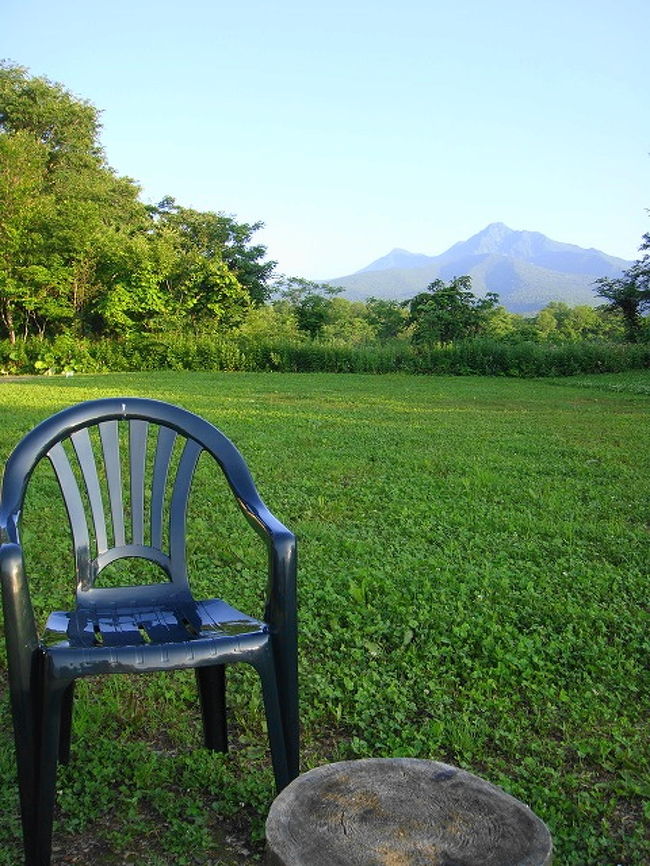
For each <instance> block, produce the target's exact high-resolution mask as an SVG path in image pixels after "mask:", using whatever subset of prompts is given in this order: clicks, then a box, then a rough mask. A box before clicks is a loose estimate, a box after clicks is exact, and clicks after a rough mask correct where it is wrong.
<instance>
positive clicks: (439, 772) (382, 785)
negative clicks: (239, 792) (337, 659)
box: [266, 758, 552, 866]
mask: <svg viewBox="0 0 650 866" xmlns="http://www.w3.org/2000/svg"><path fill="white" fill-rule="evenodd" d="M266 841H267V845H266V863H267V866H547V864H549V863H551V860H552V842H551V836H550V833H549V831H548V829H547V828H546V825H545V824H544V823H543V822H542V821H540V819H539V818H538V817H537V816H536V815H534V814H533V812H531V810H530V809H529V808H528V807H527V806H525V805H524V804H523V803H520V802H519V800H516V799H515V798H514V797H511V796H510V795H509V794H506V793H505V791H502V790H501V789H500V788H497V787H496V786H495V785H491V784H490V783H489V782H486V781H484V780H483V779H479V778H478V777H477V776H473V775H472V774H471V773H467V772H465V771H464V770H459V769H457V768H456V767H450V766H449V765H447V764H439V763H438V762H436V761H422V760H416V759H411V758H368V759H365V760H361V761H342V762H340V763H337V764H328V765H326V766H323V767H318V768H317V769H315V770H311V771H310V772H308V773H305V774H304V775H302V776H299V777H298V778H297V779H294V781H293V782H292V783H291V784H290V785H289V786H288V787H287V788H285V789H284V790H283V791H282V792H281V793H280V794H279V795H278V797H277V798H276V800H275V801H274V803H273V805H272V806H271V810H270V812H269V816H268V819H267V822H266Z"/></svg>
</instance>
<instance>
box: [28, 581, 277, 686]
mask: <svg viewBox="0 0 650 866" xmlns="http://www.w3.org/2000/svg"><path fill="white" fill-rule="evenodd" d="M268 631H269V629H268V626H267V624H266V623H264V622H262V621H261V620H258V619H255V618H253V617H250V616H247V615H246V614H245V613H242V612H241V611H239V610H237V609H236V608H234V607H232V606H231V605H229V604H227V603H226V602H225V601H223V600H222V599H218V598H213V599H208V600H205V601H194V600H193V599H192V598H191V597H190V596H187V595H186V594H182V595H179V596H176V597H173V599H168V600H166V601H165V602H162V603H160V602H159V603H156V602H152V601H149V603H147V602H146V601H136V602H133V603H130V604H124V603H122V604H119V603H112V604H106V605H102V604H101V603H100V604H92V605H89V606H88V607H78V608H76V609H75V610H73V611H54V612H52V613H51V614H50V616H49V617H48V620H47V624H46V627H45V633H44V637H43V645H44V648H45V649H46V652H47V655H48V657H49V660H50V673H51V675H53V676H55V677H57V676H61V677H67V676H69V675H70V673H71V668H74V676H84V675H91V674H93V673H100V672H102V669H104V667H105V665H109V666H110V669H111V670H113V671H138V670H140V671H147V670H165V669H172V668H179V667H197V666H202V665H209V664H219V663H221V662H222V658H223V657H224V656H228V657H231V656H232V655H233V654H237V652H242V651H244V650H246V651H251V650H253V651H254V650H255V649H256V648H261V647H262V646H263V645H265V644H266V643H267V641H268ZM223 660H225V659H223Z"/></svg>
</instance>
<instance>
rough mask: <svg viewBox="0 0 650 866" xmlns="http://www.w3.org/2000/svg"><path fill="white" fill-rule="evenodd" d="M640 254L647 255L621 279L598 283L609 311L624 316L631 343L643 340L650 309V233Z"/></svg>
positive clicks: (637, 261)
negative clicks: (644, 320) (644, 327)
mask: <svg viewBox="0 0 650 866" xmlns="http://www.w3.org/2000/svg"><path fill="white" fill-rule="evenodd" d="M639 251H640V252H642V253H643V255H642V256H641V257H640V258H638V259H637V260H636V261H635V262H634V264H633V265H631V267H629V268H628V269H627V270H625V271H623V275H622V276H621V277H618V278H615V279H610V278H607V277H601V279H599V280H596V285H597V287H598V288H597V289H596V294H597V295H599V296H600V297H601V298H605V300H607V301H609V304H607V305H606V307H607V308H609V309H610V310H616V311H619V312H620V313H621V315H622V317H623V322H624V325H625V336H626V339H627V340H628V341H629V342H630V343H636V342H638V341H639V339H640V338H641V335H642V333H643V330H644V329H643V314H644V313H645V311H646V310H648V309H650V232H646V233H645V234H644V235H643V238H642V241H641V246H640V247H639Z"/></svg>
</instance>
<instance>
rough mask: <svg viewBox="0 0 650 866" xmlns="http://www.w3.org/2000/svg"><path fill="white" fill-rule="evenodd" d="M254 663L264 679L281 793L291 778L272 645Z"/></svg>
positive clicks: (269, 724)
mask: <svg viewBox="0 0 650 866" xmlns="http://www.w3.org/2000/svg"><path fill="white" fill-rule="evenodd" d="M252 664H253V667H254V668H255V670H256V671H257V673H258V674H259V676H260V680H261V681H262V695H263V697H264V709H265V712H266V727H267V728H268V734H269V745H270V747H271V760H272V762H273V774H274V776H275V787H276V789H277V792H278V793H280V791H281V790H282V789H283V788H286V786H287V785H288V784H289V782H290V781H291V779H290V777H289V771H288V767H287V749H286V743H285V736H284V730H283V725H282V713H281V711H280V699H279V696H278V684H277V680H276V676H275V664H274V662H273V654H272V651H271V649H270V647H269V648H268V649H267V651H265V652H264V653H263V654H262V655H260V656H258V658H256V659H255V661H254V662H252Z"/></svg>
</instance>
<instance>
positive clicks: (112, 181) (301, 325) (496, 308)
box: [0, 63, 650, 372]
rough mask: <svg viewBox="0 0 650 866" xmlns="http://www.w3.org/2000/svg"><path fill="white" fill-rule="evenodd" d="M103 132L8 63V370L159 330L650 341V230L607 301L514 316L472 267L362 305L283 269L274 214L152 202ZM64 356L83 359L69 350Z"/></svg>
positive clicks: (4, 268) (296, 336) (63, 95)
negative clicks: (122, 168)
mask: <svg viewBox="0 0 650 866" xmlns="http://www.w3.org/2000/svg"><path fill="white" fill-rule="evenodd" d="M99 132H100V122H99V112H98V110H97V109H96V108H95V107H94V106H93V105H92V104H91V103H89V102H87V101H86V100H83V99H80V98H77V97H76V96H74V95H72V94H71V93H70V92H68V91H67V90H66V89H65V87H63V86H62V85H60V84H57V83H53V82H51V81H49V80H48V79H46V78H39V77H32V76H31V75H30V74H29V72H28V70H26V69H24V68H23V67H20V66H17V65H13V64H9V63H4V64H2V65H0V341H2V344H3V348H2V349H1V350H0V367H2V369H3V370H4V372H11V371H14V370H16V369H22V367H23V366H24V363H27V366H29V364H31V365H32V367H33V368H35V369H43V370H44V369H50V368H56V367H57V365H58V366H59V367H61V368H63V367H65V365H66V364H68V365H70V366H72V367H74V366H75V362H74V358H73V357H72V356H73V355H74V351H73V346H74V345H77V346H82V345H86V344H92V343H94V342H98V341H110V342H112V343H114V344H119V343H120V342H121V341H127V342H128V341H129V340H131V341H133V339H134V338H136V337H139V338H143V337H146V336H147V335H149V336H150V337H151V338H152V339H153V338H155V337H163V336H167V337H169V336H170V335H173V334H178V335H183V338H184V339H187V338H188V335H194V336H195V337H196V338H197V339H201V340H203V341H205V340H206V339H209V338H210V337H212V338H215V339H221V340H223V339H228V340H230V341H231V342H232V341H233V340H234V341H239V342H237V345H238V346H240V347H241V346H242V345H244V346H248V347H250V346H251V345H252V344H254V343H255V341H258V342H260V341H261V342H266V343H270V342H274V343H275V344H279V342H282V343H283V344H286V345H289V344H290V345H294V346H299V345H302V346H304V345H307V344H318V345H321V346H330V347H338V348H341V347H347V348H359V347H372V346H386V345H399V346H401V347H406V346H408V347H409V351H411V352H414V353H417V352H422V351H431V350H432V349H433V348H435V347H438V348H444V347H449V346H451V345H454V344H456V343H458V341H466V340H476V339H487V340H494V341H499V342H502V343H510V344H514V343H521V342H531V343H535V344H549V345H550V344H552V345H559V344H565V343H570V342H576V341H601V342H602V341H607V342H610V343H624V342H628V343H642V344H643V343H647V342H648V341H649V340H650V329H649V327H648V321H647V318H646V317H645V316H644V312H645V311H646V310H647V308H648V306H649V304H650V254H649V252H648V250H649V249H650V235H648V234H647V235H645V236H644V238H643V242H642V246H641V251H642V253H643V255H642V257H641V258H640V259H639V260H638V261H637V262H636V263H635V264H634V266H633V267H632V268H630V269H629V271H627V272H625V273H624V275H623V277H621V278H619V279H616V280H613V279H605V278H603V279H602V280H599V281H597V283H598V287H597V293H598V294H600V295H601V297H602V299H603V305H602V306H601V307H598V308H593V307H589V306H576V307H570V306H568V305H567V304H564V303H559V302H556V303H551V304H549V305H548V306H547V307H545V308H544V309H543V310H541V311H539V312H538V313H537V314H536V315H533V316H529V317H524V316H521V315H516V314H513V313H510V312H508V311H507V310H506V309H505V308H504V307H503V306H501V305H500V304H499V298H498V295H494V294H491V295H488V296H487V297H485V298H476V297H475V296H474V294H473V293H472V290H471V280H470V278H469V277H466V276H462V275H460V276H459V277H457V278H455V279H453V280H451V281H449V282H448V283H444V282H443V281H440V280H436V281H435V282H434V283H432V284H430V285H429V286H427V287H425V286H423V287H422V291H421V292H420V293H418V294H417V295H416V296H415V297H414V298H412V299H410V300H409V301H406V302H403V303H400V302H397V301H390V300H380V299H373V298H369V299H368V300H366V301H365V302H358V301H357V302H353V301H348V300H346V299H345V298H342V297H340V290H338V289H335V288H334V287H332V286H328V285H326V284H316V283H313V282H310V281H308V280H305V279H302V278H300V277H287V276H284V275H280V274H278V273H277V271H276V262H274V261H271V260H269V259H267V258H266V254H267V250H266V248H265V247H264V246H263V245H261V244H258V243H256V242H255V234H256V232H257V231H258V230H259V229H260V228H261V227H262V225H263V224H262V222H256V223H252V224H248V223H240V222H237V220H236V218H235V217H234V216H232V215H226V214H224V213H221V212H213V211H198V210H194V209H192V208H188V207H184V206H183V205H182V204H180V203H178V202H177V201H176V200H175V199H174V198H173V197H171V196H168V197H165V198H164V199H163V200H162V201H161V202H159V203H158V204H157V205H153V206H152V205H146V204H144V203H142V202H141V201H140V188H139V186H138V184H137V183H136V182H135V181H134V180H132V179H131V178H128V177H119V176H118V175H117V174H116V173H115V171H114V170H113V169H112V168H111V167H110V165H109V164H108V162H107V159H106V155H105V153H104V151H103V149H102V148H101V146H100V144H99ZM34 342H37V343H38V342H40V343H42V344H48V345H49V346H50V349H49V350H48V351H49V353H50V356H51V357H52V359H53V360H52V363H51V364H50V362H49V361H48V357H49V356H48V355H47V352H46V351H44V350H35V349H26V348H25V347H21V344H23V343H29V344H30V345H31V344H32V343H34ZM56 345H58V346H59V349H58V350H57V349H56V348H54V349H53V348H51V347H52V346H54V347H56ZM61 347H67V348H65V351H63V349H62V348H61ZM89 351H90V350H89ZM62 352H63V354H67V355H69V356H71V358H72V360H68V361H65V360H61V358H60V357H59V356H60V355H61V354H62ZM91 354H92V352H91ZM109 354H110V353H109ZM118 355H119V353H118ZM12 356H13V357H12ZM105 357H108V355H106V353H105ZM115 357H116V358H117V357H118V356H117V355H115ZM26 358H31V359H32V360H31V361H29V362H26V361H25V359H26ZM34 358H36V361H34ZM12 360H13V361H14V362H15V363H14V364H13V366H12V364H11V363H10V362H11V361H12ZM84 363H85V362H83V363H82V362H79V363H78V364H77V366H81V367H83V366H84ZM106 363H108V362H106ZM39 365H40V366H39ZM100 366H101V365H100Z"/></svg>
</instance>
